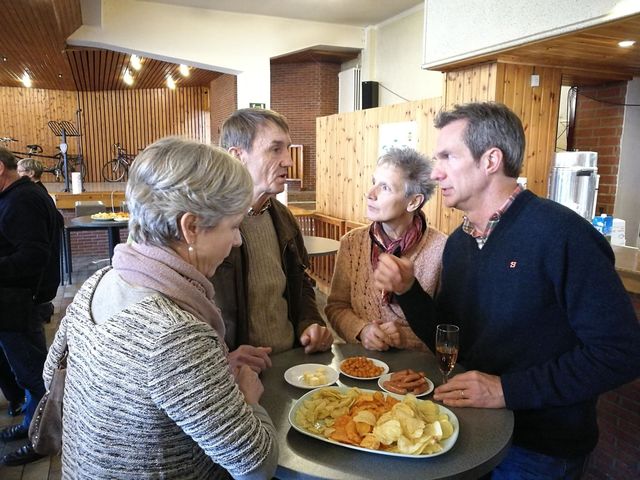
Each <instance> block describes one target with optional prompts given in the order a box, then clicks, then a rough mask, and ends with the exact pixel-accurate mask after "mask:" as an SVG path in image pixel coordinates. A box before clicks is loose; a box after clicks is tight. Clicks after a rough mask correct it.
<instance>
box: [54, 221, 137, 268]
mask: <svg viewBox="0 0 640 480" xmlns="http://www.w3.org/2000/svg"><path fill="white" fill-rule="evenodd" d="M60 212H61V213H62V215H63V216H64V218H65V220H68V219H71V218H73V217H75V216H76V214H75V211H74V210H60ZM128 236H129V229H128V228H123V229H122V230H120V241H121V242H126V241H127V237H128ZM108 256H109V240H108V238H107V230H80V231H75V232H71V259H72V261H73V259H74V258H79V257H95V259H96V260H100V259H102V258H107V257H108ZM72 268H73V265H72Z"/></svg>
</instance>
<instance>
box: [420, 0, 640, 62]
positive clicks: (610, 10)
mask: <svg viewBox="0 0 640 480" xmlns="http://www.w3.org/2000/svg"><path fill="white" fill-rule="evenodd" d="M425 5H426V8H427V17H426V18H427V21H426V35H425V49H424V52H425V54H424V64H425V66H427V67H437V66H438V65H443V64H446V63H452V62H454V61H459V60H463V59H465V58H470V57H475V56H478V55H483V54H487V53H491V52H495V51H499V50H502V49H505V48H509V47H514V46H517V45H522V44H525V43H529V42H532V41H535V40H541V39H543V38H549V37H553V36H557V35H560V34H563V33H569V32H572V31H574V30H580V29H583V28H586V27H590V26H595V25H599V24H601V23H605V22H608V21H612V20H615V19H617V18H622V17H625V16H628V15H632V14H635V13H638V12H640V1H638V0H425Z"/></svg>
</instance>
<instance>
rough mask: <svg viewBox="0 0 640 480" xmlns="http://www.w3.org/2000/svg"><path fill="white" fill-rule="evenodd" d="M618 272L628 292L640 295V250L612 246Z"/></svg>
mask: <svg viewBox="0 0 640 480" xmlns="http://www.w3.org/2000/svg"><path fill="white" fill-rule="evenodd" d="M611 248H613V253H615V255H616V270H617V271H618V274H619V275H620V278H621V279H622V283H623V284H624V286H625V288H626V289H627V291H628V292H631V293H638V294H640V250H638V249H637V248H633V247H620V246H618V245H612V246H611Z"/></svg>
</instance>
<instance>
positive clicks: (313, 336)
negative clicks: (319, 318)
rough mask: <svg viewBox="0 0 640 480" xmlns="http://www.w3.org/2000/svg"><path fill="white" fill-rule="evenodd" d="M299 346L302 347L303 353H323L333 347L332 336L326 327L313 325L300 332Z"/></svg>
mask: <svg viewBox="0 0 640 480" xmlns="http://www.w3.org/2000/svg"><path fill="white" fill-rule="evenodd" d="M300 344H301V345H302V346H303V347H304V353H313V352H324V351H325V350H329V349H330V348H331V345H333V335H331V332H330V331H329V329H328V328H327V327H323V326H322V325H318V324H317V323H314V324H313V325H309V326H308V327H307V328H306V329H305V331H304V332H302V335H300Z"/></svg>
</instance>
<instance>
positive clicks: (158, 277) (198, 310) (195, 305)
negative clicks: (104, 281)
mask: <svg viewBox="0 0 640 480" xmlns="http://www.w3.org/2000/svg"><path fill="white" fill-rule="evenodd" d="M111 263H112V265H113V268H114V270H116V272H118V274H119V275H120V276H121V277H122V278H123V279H124V280H125V281H127V282H129V283H131V284H133V285H140V286H141V287H145V288H149V289H151V290H155V291H157V292H159V293H161V294H162V295H164V296H165V297H167V298H169V299H171V300H173V301H174V302H176V303H177V304H178V305H179V306H180V308H182V309H184V310H186V311H187V312H189V313H191V314H193V315H195V316H196V317H197V318H198V319H200V320H201V321H203V322H204V323H207V324H209V325H211V326H212V327H213V328H214V329H215V330H216V331H217V332H218V335H220V338H221V339H224V332H225V327H224V322H223V321H222V315H221V314H220V310H219V309H218V307H217V306H216V304H215V303H214V301H213V295H214V291H213V285H212V284H211V282H210V281H209V280H207V277H205V276H204V275H203V274H202V273H200V272H199V271H198V270H196V268H195V267H194V266H193V265H190V264H189V263H187V262H185V261H184V260H183V259H182V258H180V256H178V254H177V253H175V252H174V251H173V250H171V249H170V248H167V247H154V246H151V245H141V244H138V243H132V244H130V245H128V244H123V243H121V244H119V245H116V248H115V251H114V254H113V260H112V262H111Z"/></svg>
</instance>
